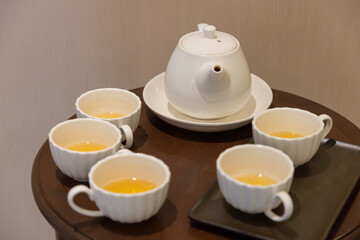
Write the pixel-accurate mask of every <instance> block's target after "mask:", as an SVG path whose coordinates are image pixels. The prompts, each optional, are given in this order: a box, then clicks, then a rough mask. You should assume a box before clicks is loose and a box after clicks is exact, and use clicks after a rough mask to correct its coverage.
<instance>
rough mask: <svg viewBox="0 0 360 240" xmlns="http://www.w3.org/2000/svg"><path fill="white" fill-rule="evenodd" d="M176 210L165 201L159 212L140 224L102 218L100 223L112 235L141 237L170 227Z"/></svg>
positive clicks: (170, 203)
mask: <svg viewBox="0 0 360 240" xmlns="http://www.w3.org/2000/svg"><path fill="white" fill-rule="evenodd" d="M176 216H177V210H176V207H175V205H174V204H173V203H172V202H171V201H170V200H169V199H166V201H165V203H164V205H163V206H162V207H161V209H160V211H159V212H158V213H157V214H156V215H155V216H153V217H151V218H150V219H149V220H146V221H144V222H140V223H133V224H126V223H118V222H114V221H112V220H110V219H108V218H104V219H103V221H102V222H101V225H102V227H103V228H105V229H106V230H107V231H109V232H112V233H114V234H121V235H125V236H129V235H130V236H142V235H150V234H153V233H156V232H161V231H163V230H164V229H166V228H168V227H170V226H171V225H172V223H173V222H174V221H175V219H176Z"/></svg>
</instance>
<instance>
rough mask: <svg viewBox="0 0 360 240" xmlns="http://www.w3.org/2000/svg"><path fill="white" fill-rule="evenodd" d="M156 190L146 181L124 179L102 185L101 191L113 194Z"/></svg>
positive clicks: (153, 185)
mask: <svg viewBox="0 0 360 240" xmlns="http://www.w3.org/2000/svg"><path fill="white" fill-rule="evenodd" d="M154 188H156V185H155V184H154V183H153V182H151V181H149V180H146V179H141V178H135V177H132V178H125V179H118V180H115V181H112V182H110V183H107V184H105V185H104V187H103V189H105V190H107V191H110V192H114V193H140V192H146V191H149V190H151V189H154Z"/></svg>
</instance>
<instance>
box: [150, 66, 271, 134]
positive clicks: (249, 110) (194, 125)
mask: <svg viewBox="0 0 360 240" xmlns="http://www.w3.org/2000/svg"><path fill="white" fill-rule="evenodd" d="M164 79H165V73H164V72H163V73H160V74H159V75H157V76H155V77H154V78H152V79H151V80H150V81H149V82H148V83H147V84H146V86H145V88H144V90H143V98H144V101H145V104H146V105H147V106H148V108H150V110H151V111H152V112H153V113H154V114H155V115H156V116H158V117H159V118H161V119H162V120H164V121H165V122H167V123H169V124H171V125H174V126H176V127H179V128H183V129H187V130H191V131H196V132H221V131H226V130H231V129H235V128H239V127H242V126H244V125H246V124H248V123H250V122H251V121H252V119H253V118H254V116H255V115H256V114H257V113H259V112H261V111H263V110H265V109H267V108H268V107H269V106H270V104H271V102H272V99H273V94H272V91H271V88H270V87H269V85H267V83H266V82H265V81H264V80H262V79H261V78H259V77H258V76H256V75H254V74H251V84H252V91H251V97H250V100H249V101H248V103H247V104H246V105H245V107H244V108H242V109H241V110H240V111H239V112H237V113H234V114H232V115H230V116H227V117H224V118H219V119H211V120H204V119H197V118H192V117H190V116H188V115H185V114H183V113H181V112H179V111H178V110H176V109H175V108H174V107H173V106H172V105H170V103H169V101H168V99H167V97H166V95H165V90H164Z"/></svg>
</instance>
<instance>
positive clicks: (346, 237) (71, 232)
mask: <svg viewBox="0 0 360 240" xmlns="http://www.w3.org/2000/svg"><path fill="white" fill-rule="evenodd" d="M142 89H143V87H139V88H136V89H133V90H130V91H132V92H135V91H141V92H140V96H139V97H140V98H141V100H142V101H143V97H142ZM272 91H273V93H274V92H276V93H277V94H280V95H281V94H289V95H293V96H295V97H297V98H300V99H301V100H304V101H307V102H312V103H314V104H316V105H318V106H320V107H321V108H322V109H325V110H326V112H327V114H330V115H331V117H332V118H335V116H336V118H342V119H344V120H346V124H347V125H350V126H352V127H355V128H357V129H359V128H358V127H357V126H356V125H355V124H354V123H352V122H351V121H350V120H348V119H347V118H346V117H344V116H342V115H340V114H339V113H337V112H335V111H333V110H331V109H329V108H328V107H326V106H324V105H322V104H320V103H316V102H314V101H312V100H310V99H307V98H304V97H301V96H298V95H295V94H292V93H288V92H284V91H281V90H277V89H272ZM274 95H275V94H274ZM143 107H146V104H143ZM271 107H273V106H272V105H271V106H270V108H271ZM70 118H74V116H72V117H70ZM70 118H69V119H70ZM342 141H343V140H342ZM344 142H347V141H344ZM359 142H360V139H359ZM349 143H352V144H360V143H358V142H356V143H354V142H349ZM48 144H49V142H48V138H47V139H46V141H45V142H44V144H43V145H42V146H41V148H40V149H39V151H38V152H37V154H36V156H35V159H34V162H33V167H32V173H31V187H32V193H33V197H34V200H35V203H36V204H37V206H38V208H39V210H40V212H41V213H42V215H43V216H44V217H45V219H46V220H47V221H48V222H49V224H50V225H51V226H52V227H53V228H54V229H55V231H56V236H60V237H61V238H64V239H74V237H75V238H76V239H79V240H83V239H84V240H85V239H87V240H88V239H91V238H89V237H87V236H85V235H83V234H82V233H80V232H77V231H76V230H75V229H74V228H72V227H69V225H68V224H67V223H66V221H64V220H63V219H62V218H61V217H60V216H59V215H58V214H57V213H56V211H55V210H54V209H53V208H52V207H51V206H50V205H49V204H48V202H47V201H46V200H45V199H44V197H43V194H42V193H41V190H40V189H41V186H40V182H39V179H38V178H37V177H36V176H37V174H38V168H37V165H38V164H39V157H40V155H41V152H42V149H43V148H44V147H45V146H46V145H48ZM359 186H360V182H359V181H358V183H357V184H356V186H355V187H354V189H353V191H352V194H351V197H349V199H348V200H347V201H346V204H345V206H344V208H343V209H342V210H341V212H340V214H339V216H338V218H337V219H336V221H335V223H334V225H333V229H332V230H331V232H330V234H329V236H331V234H332V233H333V232H335V231H336V229H337V228H338V227H339V224H340V223H339V221H341V218H342V217H343V215H344V212H346V211H347V208H349V205H351V203H352V202H353V201H354V200H355V197H356V194H357V192H356V189H360V187H359ZM189 224H191V223H189ZM60 233H61V234H60ZM332 237H334V236H332ZM358 237H360V225H357V226H356V227H355V228H353V229H351V230H350V231H348V232H346V233H344V234H342V235H340V236H335V237H334V238H333V239H334V240H340V239H342V240H353V239H358Z"/></svg>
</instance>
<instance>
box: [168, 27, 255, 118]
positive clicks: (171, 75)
mask: <svg viewBox="0 0 360 240" xmlns="http://www.w3.org/2000/svg"><path fill="white" fill-rule="evenodd" d="M164 88H165V93H166V96H167V98H168V100H169V103H170V104H171V105H172V106H173V107H175V109H177V110H178V111H180V112H182V113H184V114H187V115H189V116H191V117H194V118H200V119H215V118H222V117H225V116H229V115H231V114H233V113H235V112H237V111H239V110H240V109H241V108H242V107H244V105H245V104H246V103H247V102H248V100H249V98H250V95H251V76H250V71H249V67H248V64H247V62H246V59H245V56H244V54H243V52H242V50H241V47H240V43H239V41H238V40H237V39H236V38H235V37H233V36H231V35H229V34H227V33H224V32H219V31H216V28H215V27H214V26H212V25H208V24H204V23H203V24H199V25H198V31H196V32H192V33H188V34H186V35H184V36H183V37H182V38H180V40H179V43H178V45H177V46H176V48H175V50H174V52H173V54H172V56H171V58H170V60H169V62H168V65H167V68H166V72H165V85H164Z"/></svg>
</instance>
